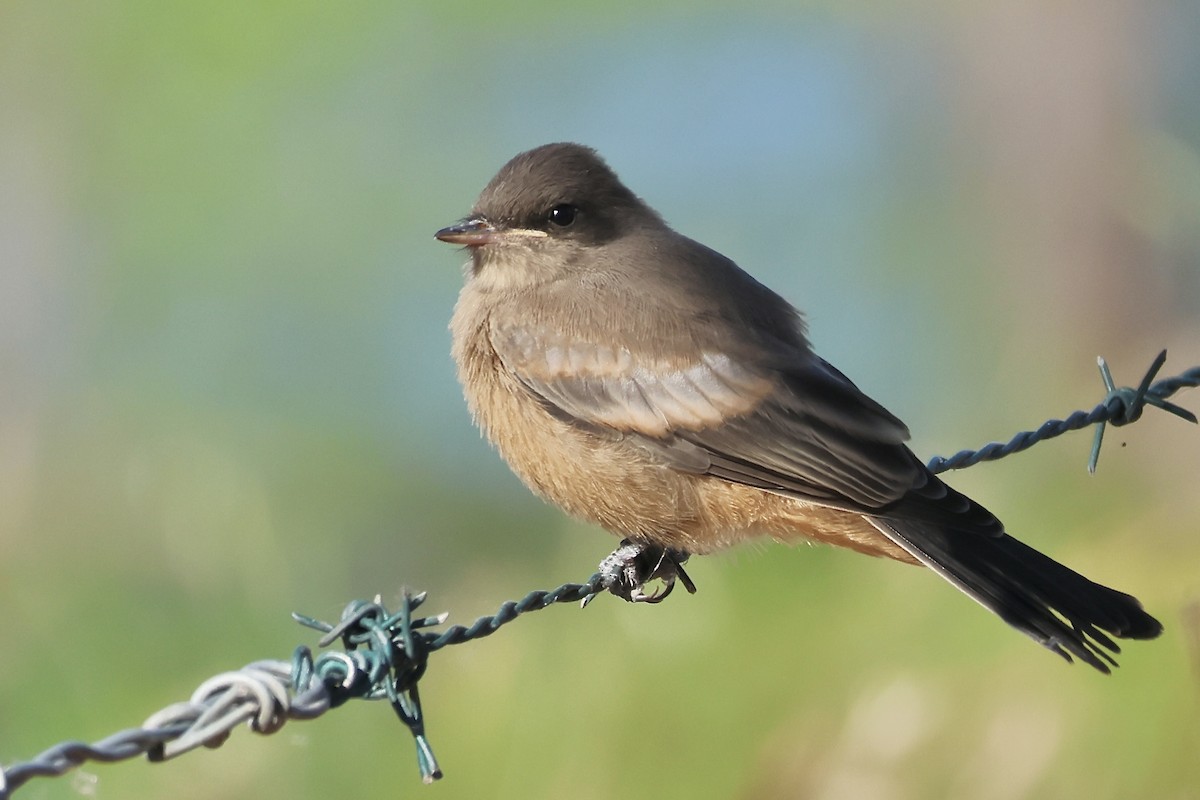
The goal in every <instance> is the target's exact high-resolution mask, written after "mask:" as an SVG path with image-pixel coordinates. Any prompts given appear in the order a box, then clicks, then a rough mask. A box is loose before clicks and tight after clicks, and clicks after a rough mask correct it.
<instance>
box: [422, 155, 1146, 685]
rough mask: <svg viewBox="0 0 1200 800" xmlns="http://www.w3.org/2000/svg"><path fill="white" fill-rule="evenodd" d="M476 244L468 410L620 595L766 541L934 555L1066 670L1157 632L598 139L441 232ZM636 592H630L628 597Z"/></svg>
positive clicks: (495, 192) (461, 304) (546, 159)
mask: <svg viewBox="0 0 1200 800" xmlns="http://www.w3.org/2000/svg"><path fill="white" fill-rule="evenodd" d="M435 236H436V238H437V239H439V240H440V241H442V242H446V243H450V244H455V245H461V246H463V247H464V248H465V250H466V251H467V253H468V254H469V259H468V261H467V262H466V264H465V266H464V276H465V279H464V282H463V287H462V290H461V293H460V295H459V297H458V301H457V303H456V304H455V308H454V312H453V316H452V319H451V323H450V330H451V334H452V356H453V359H454V361H455V363H456V366H457V372H458V377H459V380H460V382H461V384H462V387H463V393H464V395H465V398H466V402H467V405H468V407H469V409H470V412H471V415H472V417H473V419H474V421H475V422H476V424H477V425H478V426H479V428H480V429H481V430H482V432H483V433H484V434H485V436H486V437H487V438H488V439H489V440H490V441H491V442H492V444H493V445H494V446H495V448H496V449H497V450H498V451H499V453H500V455H501V456H502V457H503V459H504V460H505V461H506V462H507V463H508V465H509V466H510V468H511V469H512V470H513V471H514V472H515V473H516V474H517V476H518V477H519V478H520V479H521V480H522V481H523V482H524V483H525V484H526V485H527V486H528V487H529V488H530V489H531V490H532V491H533V492H534V493H535V494H537V495H539V496H541V497H542V498H544V499H545V500H548V501H549V502H550V503H552V504H554V505H556V506H558V507H559V508H561V509H562V510H564V511H565V512H566V513H568V514H569V515H571V516H574V517H577V518H580V519H582V520H585V521H587V522H590V523H592V524H595V525H597V526H599V527H601V528H604V529H606V530H608V531H610V532H612V533H614V534H616V535H617V536H620V537H622V544H621V547H618V548H617V550H615V551H614V552H613V554H612V556H610V557H609V558H608V559H606V560H605V562H602V565H601V566H602V570H601V572H602V574H604V575H606V576H607V578H606V580H607V584H608V585H607V587H606V588H609V589H610V590H611V591H613V592H614V593H615V594H618V595H620V596H623V597H625V599H627V600H658V599H661V595H660V594H658V593H656V594H653V595H648V594H646V593H644V592H643V591H642V584H643V583H644V582H646V581H647V580H649V579H651V578H662V579H664V580H666V581H667V591H669V590H670V588H671V586H673V585H674V583H675V579H676V578H677V577H678V578H680V579H681V580H682V582H683V583H685V585H687V587H688V589H689V590H690V591H694V585H693V584H692V583H691V581H690V579H689V578H688V577H687V575H686V573H685V572H683V569H682V564H683V562H684V561H685V560H686V559H687V558H688V557H689V556H691V555H703V554H709V553H713V552H716V551H719V550H722V549H725V548H728V547H731V546H734V545H737V544H739V543H740V542H743V541H747V540H750V539H754V538H758V537H763V536H766V537H771V538H773V539H775V540H778V541H782V542H798V541H805V540H808V541H815V542H820V543H827V544H830V545H835V546H838V547H843V548H849V549H850V550H854V551H857V552H860V553H864V554H868V555H872V556H881V557H886V558H890V559H894V560H896V561H900V562H906V563H909V564H915V565H919V566H924V567H926V568H928V569H930V570H932V571H933V572H934V573H936V574H937V575H939V576H940V577H942V578H943V579H945V580H946V581H948V582H949V583H951V584H952V585H953V586H955V587H956V588H958V589H959V590H961V591H962V592H963V593H965V594H966V595H968V596H969V597H971V598H972V599H974V600H975V601H976V602H978V603H979V604H980V605H982V606H983V607H985V608H987V609H989V610H990V611H992V612H994V613H995V614H996V615H998V616H999V617H1000V618H1001V619H1002V620H1003V621H1004V622H1006V623H1008V624H1009V625H1011V626H1012V627H1014V628H1016V629H1017V630H1019V631H1021V632H1022V633H1025V634H1026V635H1028V636H1030V637H1031V638H1033V639H1034V640H1035V641H1037V642H1039V643H1040V644H1042V645H1043V646H1044V647H1046V648H1048V649H1049V650H1051V651H1052V652H1054V653H1057V654H1058V655H1060V656H1062V657H1063V658H1065V659H1066V660H1067V661H1068V662H1070V661H1072V660H1073V659H1075V658H1077V659H1079V660H1080V661H1082V662H1084V663H1086V664H1089V665H1091V666H1092V667H1095V668H1096V669H1097V670H1100V671H1101V672H1104V673H1108V672H1110V669H1109V667H1110V665H1111V666H1116V664H1117V662H1116V661H1115V659H1114V658H1113V655H1112V654H1114V653H1119V652H1120V647H1119V646H1118V645H1117V643H1116V642H1115V641H1113V639H1114V638H1122V639H1151V638H1154V637H1156V636H1158V635H1159V633H1160V632H1161V631H1162V625H1161V624H1160V623H1159V622H1158V620H1156V619H1155V618H1154V617H1152V616H1150V615H1149V614H1148V613H1146V611H1145V610H1143V608H1142V605H1141V603H1140V602H1139V601H1138V600H1137V599H1136V598H1135V597H1133V596H1131V595H1128V594H1125V593H1123V592H1120V591H1117V590H1115V589H1110V588H1108V587H1106V586H1102V585H1100V584H1098V583H1094V582H1092V581H1091V580H1089V579H1087V578H1085V577H1084V576H1082V575H1080V574H1079V573H1077V572H1075V571H1073V570H1071V569H1070V568H1068V567H1066V566H1064V565H1062V564H1060V563H1058V562H1056V561H1055V560H1053V559H1052V558H1050V557H1049V556H1046V555H1044V554H1042V553H1040V552H1039V551H1037V550H1035V549H1034V548H1032V547H1030V546H1028V545H1026V544H1024V543H1022V542H1021V541H1019V540H1017V539H1016V538H1014V537H1013V536H1011V535H1009V534H1008V533H1007V532H1006V531H1005V529H1004V526H1003V525H1002V523H1001V522H1000V521H999V519H997V518H996V517H995V516H994V515H993V514H992V513H991V512H990V511H988V510H987V509H986V508H984V507H983V506H982V505H981V504H979V503H977V502H975V501H974V500H972V499H970V498H968V497H967V496H965V495H963V494H961V493H959V492H957V491H955V490H954V489H953V488H951V487H950V486H948V485H947V484H946V483H945V482H944V481H942V480H941V479H940V478H939V477H937V476H936V475H934V474H933V473H931V472H930V470H929V469H927V468H926V466H925V465H924V464H922V462H921V461H920V460H918V458H917V457H916V456H915V455H914V454H913V452H912V451H911V450H910V449H909V448H908V447H907V446H906V444H905V442H906V441H907V440H908V438H909V431H908V428H907V427H906V426H905V425H904V423H902V422H901V421H900V420H899V419H897V418H896V417H895V416H894V415H893V414H891V413H890V412H889V411H887V410H886V409H885V408H884V407H883V406H882V405H880V404H879V403H877V402H876V401H875V400H872V399H871V398H870V397H868V396H867V395H866V394H865V393H863V392H862V391H861V390H860V389H859V388H858V387H857V386H856V385H855V384H854V383H852V382H851V381H850V379H849V378H847V377H846V376H845V375H843V374H842V373H841V372H840V371H838V370H837V369H836V368H835V367H834V366H832V365H831V364H830V363H829V362H827V361H825V360H824V359H823V358H821V357H820V356H818V355H817V354H816V353H814V352H813V349H812V347H811V346H810V343H809V340H808V334H807V330H806V325H805V322H804V319H803V316H802V315H801V313H800V312H799V311H797V310H796V308H794V307H793V306H792V305H791V304H790V303H789V302H788V301H786V300H785V299H784V298H782V297H781V296H780V295H778V294H776V293H775V292H774V291H772V290H771V289H769V288H767V287H766V286H764V285H763V284H761V283H759V282H758V281H757V280H755V279H754V278H753V277H751V276H750V275H749V274H748V273H747V272H745V271H743V270H742V269H741V268H740V267H738V266H737V265H736V264H735V263H734V262H733V261H732V260H730V259H729V258H726V257H725V256H723V255H721V254H720V253H718V252H716V251H715V250H712V249H710V248H708V247H706V246H705V245H703V244H700V243H699V242H697V241H695V240H693V239H690V238H688V237H686V236H684V235H682V234H680V233H677V232H676V231H675V230H673V229H672V228H671V227H670V226H669V225H668V224H667V223H666V222H665V221H664V219H663V217H662V216H660V215H659V213H658V212H656V211H655V210H654V209H652V208H651V207H650V206H649V205H648V204H647V203H645V202H644V201H643V200H642V199H641V198H640V197H638V196H637V195H635V194H634V193H633V192H632V191H631V190H630V189H628V188H627V187H626V186H625V185H624V184H623V183H622V182H621V180H620V179H619V178H618V177H617V175H616V173H615V172H614V171H613V170H612V169H611V168H610V167H609V166H608V164H607V163H606V162H605V161H604V160H603V159H602V158H601V157H600V156H599V154H597V152H596V151H595V150H593V149H591V148H589V147H586V146H583V145H580V144H575V143H569V142H562V143H554V144H547V145H543V146H540V147H536V148H534V149H531V150H528V151H526V152H523V153H520V154H518V155H517V156H515V157H514V158H512V159H511V160H510V161H509V162H508V163H507V164H505V165H504V166H503V167H502V168H501V169H500V171H499V172H498V173H497V174H496V175H495V177H494V178H492V180H491V181H490V182H489V183H488V184H487V186H486V187H485V188H484V189H483V191H482V193H481V194H480V195H479V198H478V200H477V201H476V203H475V205H474V207H473V208H472V210H471V212H470V213H469V214H468V215H467V216H466V217H465V218H463V219H461V220H460V221H459V222H457V223H455V224H453V225H451V226H449V227H446V228H443V229H441V230H439V231H438V232H437V233H436V234H435ZM619 587H623V589H621V588H619Z"/></svg>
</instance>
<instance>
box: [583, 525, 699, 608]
mask: <svg viewBox="0 0 1200 800" xmlns="http://www.w3.org/2000/svg"><path fill="white" fill-rule="evenodd" d="M689 555H690V554H689V553H687V552H686V551H683V550H673V549H670V548H666V547H659V546H658V545H655V544H647V543H644V542H635V541H633V540H631V539H625V540H624V541H622V542H621V546H620V547H618V548H617V549H616V550H613V551H612V552H611V553H609V554H608V556H606V557H605V559H604V560H603V561H601V562H600V566H599V568H598V569H597V574H598V575H599V576H600V588H601V589H602V590H606V591H608V592H609V593H611V594H614V595H616V596H617V597H620V598H621V599H623V600H628V601H629V602H630V603H661V602H662V601H663V600H666V599H667V595H669V594H670V593H671V590H672V589H674V588H675V582H676V581H678V582H680V583H682V584H683V587H684V588H685V589H687V590H688V593H689V594H695V593H696V584H694V583H692V579H691V578H690V577H688V574H687V572H685V571H684V569H683V564H684V562H686V561H687V560H688V556H689ZM655 580H659V581H662V583H663V585H662V587H661V588H656V589H655V590H654V591H653V592H651V593H649V594H647V593H646V591H645V589H646V584H647V583H650V582H651V581H655ZM597 594H599V592H595V593H593V594H589V595H588V596H587V597H585V598H583V601H582V603H581V604H580V605H581V606H587V604H588V603H590V602H592V600H594V599H595V597H596V595H597Z"/></svg>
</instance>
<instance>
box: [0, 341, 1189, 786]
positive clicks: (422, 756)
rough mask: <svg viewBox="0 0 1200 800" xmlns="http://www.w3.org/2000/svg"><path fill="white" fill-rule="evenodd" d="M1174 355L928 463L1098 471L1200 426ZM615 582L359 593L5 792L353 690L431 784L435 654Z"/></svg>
mask: <svg viewBox="0 0 1200 800" xmlns="http://www.w3.org/2000/svg"><path fill="white" fill-rule="evenodd" d="M1166 355H1167V354H1166V351H1165V350H1164V351H1162V352H1161V353H1160V354H1159V355H1158V357H1157V358H1155V360H1154V363H1153V364H1152V365H1151V366H1150V369H1148V370H1147V371H1146V373H1145V375H1144V376H1143V378H1142V380H1141V381H1140V382H1139V384H1138V386H1137V387H1136V388H1130V387H1117V386H1116V385H1115V383H1114V382H1113V379H1112V375H1111V372H1110V371H1109V368H1108V365H1107V364H1106V363H1105V361H1104V359H1103V358H1101V359H1099V360H1098V361H1099V366H1100V372H1101V376H1102V378H1103V380H1104V385H1105V389H1106V392H1107V393H1106V395H1105V397H1104V400H1103V401H1102V402H1101V403H1100V404H1098V405H1097V406H1096V407H1095V408H1093V409H1092V410H1091V411H1076V412H1075V413H1073V414H1071V415H1070V416H1068V417H1067V418H1066V419H1064V420H1059V419H1051V420H1048V421H1047V422H1045V423H1043V424H1042V425H1041V426H1039V427H1038V428H1037V429H1036V430H1032V431H1022V432H1021V433H1018V434H1016V435H1015V436H1013V437H1012V438H1011V439H1010V440H1009V441H1008V442H1006V443H1000V442H991V443H989V444H986V445H984V446H983V447H981V448H979V449H977V450H962V451H959V452H958V453H955V454H954V455H953V456H950V457H949V458H942V457H940V456H935V457H934V458H932V459H931V460H930V461H929V465H928V466H929V469H930V470H932V471H933V472H944V471H946V470H951V469H965V468H967V467H970V466H973V465H975V464H978V463H980V462H982V461H995V460H997V459H1001V458H1004V457H1006V456H1009V455H1012V454H1013V453H1019V452H1021V451H1022V450H1027V449H1028V448H1030V447H1032V446H1033V445H1035V444H1037V443H1038V442H1042V441H1045V440H1047V439H1052V438H1054V437H1057V436H1061V435H1062V434H1064V433H1067V432H1068V431H1074V430H1079V429H1081V428H1085V427H1087V426H1089V425H1096V426H1097V427H1096V433H1095V436H1094V439H1093V445H1092V452H1091V456H1090V458H1089V461H1088V469H1089V470H1091V471H1095V468H1096V461H1097V459H1098V457H1099V452H1100V445H1101V443H1102V441H1103V436H1104V427H1105V425H1106V424H1112V425H1128V424H1130V423H1132V422H1135V421H1137V420H1138V419H1139V418H1140V417H1141V415H1142V412H1143V411H1144V410H1145V407H1146V406H1148V405H1149V406H1154V407H1156V408H1161V409H1163V410H1164V411H1167V412H1169V413H1171V414H1174V415H1176V416H1178V417H1181V418H1183V419H1185V420H1188V421H1189V422H1193V423H1195V422H1196V421H1197V420H1196V416H1195V415H1194V414H1193V413H1192V412H1190V411H1188V410H1186V409H1184V408H1181V407H1179V406H1177V405H1175V404H1173V403H1169V402H1167V398H1168V397H1170V396H1171V395H1173V394H1175V393H1176V392H1178V391H1180V390H1181V389H1185V388H1195V387H1196V386H1200V366H1197V367H1193V368H1191V369H1189V370H1187V371H1185V372H1183V373H1181V374H1179V375H1176V376H1175V377H1172V378H1166V379H1163V380H1161V381H1159V382H1157V383H1153V380H1154V378H1155V376H1156V375H1157V374H1158V371H1159V370H1160V369H1161V368H1162V366H1163V364H1164V363H1165V361H1166ZM1152 384H1153V385H1152ZM606 586H607V585H606V578H605V577H604V576H603V575H602V574H601V573H599V572H598V573H596V574H594V575H592V577H591V578H589V579H588V580H587V581H586V582H585V583H565V584H563V585H562V586H559V587H558V588H557V589H552V590H549V591H546V590H540V589H539V590H535V591H532V592H530V593H529V594H527V595H525V597H523V598H522V599H520V600H517V601H513V600H509V601H506V602H504V603H502V604H501V605H500V608H499V610H497V611H496V613H494V614H491V615H488V616H483V617H480V618H479V619H477V620H475V622H474V623H472V624H471V625H470V626H469V627H466V626H463V625H452V626H450V627H449V628H446V629H445V630H443V631H441V632H440V633H439V632H435V631H432V630H429V629H431V628H434V627H436V626H440V625H443V624H444V623H445V622H446V619H447V615H446V614H438V615H435V616H430V617H417V616H415V615H414V614H415V612H416V611H417V610H418V609H419V608H420V607H421V606H422V605H423V604H424V603H425V601H426V599H427V595H426V594H425V593H424V592H422V593H419V594H411V593H409V592H405V593H404V594H403V596H402V598H401V602H400V608H399V610H397V611H395V612H391V611H389V610H388V609H387V608H386V607H385V606H384V605H383V603H382V602H381V599H380V598H379V597H378V596H377V597H376V598H375V599H374V600H373V601H371V602H367V601H362V600H356V601H354V602H352V603H350V604H349V605H347V606H346V608H345V610H344V611H343V612H342V616H341V619H340V621H339V622H338V623H337V624H336V625H333V624H330V623H327V622H321V621H319V620H316V619H313V618H311V617H306V616H303V615H301V614H293V615H292V616H293V618H294V619H295V620H296V621H297V622H299V623H301V624H302V625H305V626H306V627H309V628H314V629H316V630H319V631H322V632H323V633H324V636H322V637H321V639H320V640H319V641H318V646H319V647H321V648H327V647H330V646H331V645H333V644H334V643H336V642H338V641H340V642H341V645H342V647H343V648H344V649H343V651H329V652H325V653H322V654H321V655H320V656H318V657H315V658H314V656H313V653H312V651H311V650H310V649H309V648H308V647H305V646H300V647H298V648H296V651H295V652H294V653H293V654H292V658H291V660H290V661H275V660H269V661H256V662H254V663H252V664H248V665H246V666H245V667H243V668H241V669H240V670H236V671H233V672H226V673H223V674H220V675H217V676H214V677H212V678H210V679H208V680H207V681H205V682H204V683H202V684H201V685H200V686H199V687H197V689H196V690H195V692H193V693H192V696H191V698H190V699H189V700H188V701H186V702H182V703H175V704H173V705H171V706H168V707H166V708H164V709H162V710H161V711H158V712H157V713H155V714H153V715H152V716H150V717H149V718H148V719H147V720H146V721H145V722H144V723H143V724H142V726H141V727H140V728H130V729H127V730H123V731H120V732H118V733H115V734H112V735H111V736H108V737H106V738H104V739H101V740H100V741H98V742H94V743H92V744H86V743H83V742H78V741H65V742H60V743H59V744H56V745H54V746H53V747H51V748H49V749H48V750H45V751H44V752H42V753H39V754H38V755H36V756H34V757H33V758H32V759H30V760H29V761H26V762H20V763H17V764H13V765H11V766H9V767H0V800H9V798H10V797H11V796H12V794H13V792H15V791H16V790H17V789H19V788H20V787H21V786H23V785H24V784H25V783H27V782H28V781H29V780H31V779H32V778H35V777H53V776H59V775H63V774H64V773H66V772H68V771H70V770H71V769H74V768H75V767H78V766H80V765H81V764H83V763H86V762H88V761H96V762H108V761H122V760H125V759H129V758H134V757H137V756H140V755H145V756H146V757H147V759H148V760H149V761H151V762H159V761H165V760H167V759H170V758H174V757H175V756H178V755H182V754H183V753H186V752H189V751H190V750H194V749H196V748H198V747H201V746H203V747H209V748H215V747H219V746H220V745H222V744H224V742H225V740H226V739H228V738H229V734H230V733H231V732H232V731H233V729H234V728H236V727H237V726H238V725H241V724H242V723H247V724H248V726H249V728H250V730H252V731H255V732H257V733H261V734H270V733H275V732H276V731H278V730H279V729H280V728H282V727H283V725H284V723H286V722H287V721H288V720H290V719H295V720H305V719H316V718H317V717H319V716H321V715H322V714H324V713H325V712H327V711H329V710H331V709H334V708H337V707H338V706H340V705H342V704H344V703H346V702H347V701H349V700H353V699H360V700H387V701H388V702H389V703H390V704H391V706H392V708H393V710H394V711H395V712H396V714H397V716H398V717H399V718H400V720H401V721H402V722H403V723H404V724H405V726H406V727H407V728H408V729H409V731H410V733H411V734H412V736H413V740H414V743H415V745H416V750H417V768H418V770H419V771H420V774H421V779H422V780H423V781H424V782H425V783H431V782H433V781H435V780H437V779H439V778H441V777H442V771H441V768H440V767H439V765H438V762H437V759H436V758H435V756H434V754H433V748H432V747H431V746H430V744H429V741H428V739H427V738H426V736H425V717H424V713H423V711H422V708H421V699H420V694H419V692H418V690H417V684H418V682H419V681H420V680H421V678H422V676H423V675H424V674H425V670H426V667H427V664H428V658H429V655H430V654H431V653H434V652H436V651H438V650H441V649H442V648H443V647H449V646H450V645H456V644H463V643H465V642H470V641H473V640H475V639H481V638H483V637H485V636H490V635H491V634H493V633H495V632H496V631H497V630H499V629H500V628H501V627H502V626H504V625H507V624H508V623H510V622H512V621H513V620H515V619H517V617H519V616H521V615H522V614H526V613H528V612H531V611H540V610H541V609H544V608H549V607H550V606H552V605H556V604H558V603H574V602H586V601H587V600H589V599H590V598H592V597H594V596H596V595H597V594H599V593H601V592H603V591H604V590H605V588H606Z"/></svg>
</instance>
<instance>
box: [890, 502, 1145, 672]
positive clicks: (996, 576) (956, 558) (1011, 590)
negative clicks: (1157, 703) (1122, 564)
mask: <svg viewBox="0 0 1200 800" xmlns="http://www.w3.org/2000/svg"><path fill="white" fill-rule="evenodd" d="M868 519H869V520H870V521H871V524H873V525H874V526H875V527H876V528H878V529H879V530H880V531H881V532H882V533H883V534H884V535H886V536H887V537H888V538H889V539H891V540H892V541H893V542H895V543H896V544H898V545H899V546H900V547H902V548H904V549H905V550H906V551H908V552H909V553H910V554H912V556H913V557H914V558H916V559H917V560H918V561H920V562H921V563H922V564H924V565H925V566H927V567H929V568H930V569H932V570H934V571H935V572H937V573H938V574H939V575H941V576H942V577H943V578H945V579H946V580H948V581H950V582H951V583H952V584H954V585H955V586H957V587H958V588H959V589H961V590H962V591H963V592H965V593H966V594H968V595H969V596H970V597H972V598H974V599H975V600H976V601H977V602H979V603H980V604H982V605H983V606H984V607H985V608H988V609H991V610H992V611H994V612H995V613H996V614H997V615H999V617H1000V618H1001V619H1003V620H1004V621H1005V622H1007V623H1008V624H1009V625H1012V626H1013V627H1014V628H1016V629H1017V630H1019V631H1021V632H1023V633H1025V634H1027V635H1029V636H1031V637H1032V638H1033V639H1035V640H1036V641H1038V642H1040V643H1041V644H1042V645H1043V646H1045V647H1047V648H1049V649H1050V650H1053V651H1054V652H1055V653H1058V654H1059V655H1060V656H1062V657H1063V658H1065V659H1066V660H1067V661H1070V660H1071V657H1072V656H1075V657H1076V658H1078V659H1079V660H1080V661H1083V662H1085V663H1087V664H1091V665H1092V666H1093V667H1095V668H1096V669H1098V670H1100V671H1101V672H1104V673H1108V672H1109V671H1110V670H1109V665H1110V664H1111V665H1112V666H1114V667H1115V666H1116V665H1117V662H1116V661H1115V660H1113V657H1112V656H1111V655H1109V654H1108V653H1107V652H1105V649H1107V650H1111V651H1112V652H1113V653H1119V652H1121V648H1120V647H1118V646H1117V644H1116V642H1114V641H1113V640H1112V639H1111V638H1109V636H1108V635H1106V633H1107V634H1112V635H1113V636H1115V637H1117V638H1120V639H1153V638H1154V637H1155V636H1158V635H1159V633H1161V632H1162V625H1161V624H1160V623H1159V622H1158V620H1156V619H1155V618H1154V617H1152V616H1150V615H1149V614H1147V613H1146V612H1145V611H1143V610H1142V604H1141V603H1139V602H1138V600H1137V598H1135V597H1131V596H1130V595H1127V594H1124V593H1123V592H1118V591H1116V590H1115V589H1109V588H1108V587H1107V586H1101V585H1100V584H1098V583H1093V582H1092V581H1090V580H1088V579H1087V578H1085V577H1083V576H1082V575H1080V574H1079V573H1078V572H1075V571H1073V570H1071V569H1068V568H1067V567H1064V566H1063V565H1062V564H1059V563H1058V562H1057V561H1055V560H1053V559H1051V558H1050V557H1048V556H1045V555H1042V554H1041V553H1039V552H1038V551H1037V550H1034V549H1033V548H1032V547H1029V546H1028V545H1026V544H1023V543H1021V542H1019V541H1017V540H1016V539H1014V538H1013V537H1011V536H1009V535H1007V534H999V535H992V536H988V535H981V534H979V533H973V532H970V531H960V530H954V529H950V528H939V527H938V526H936V525H933V524H930V523H929V522H918V521H914V520H904V519H882V518H872V517H868Z"/></svg>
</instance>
